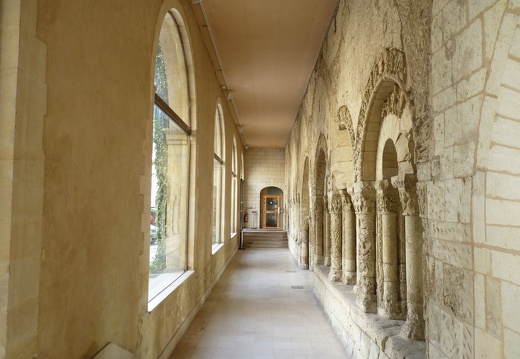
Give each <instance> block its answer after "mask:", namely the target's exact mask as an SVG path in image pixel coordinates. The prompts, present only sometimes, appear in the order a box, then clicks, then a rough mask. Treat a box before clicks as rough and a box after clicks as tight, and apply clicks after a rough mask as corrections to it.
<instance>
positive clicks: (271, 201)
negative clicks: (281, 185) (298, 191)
mask: <svg viewBox="0 0 520 359" xmlns="http://www.w3.org/2000/svg"><path fill="white" fill-rule="evenodd" d="M265 201H266V209H267V210H268V211H274V210H275V209H278V198H269V197H267V198H266V199H265Z"/></svg>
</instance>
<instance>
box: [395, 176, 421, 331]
mask: <svg viewBox="0 0 520 359" xmlns="http://www.w3.org/2000/svg"><path fill="white" fill-rule="evenodd" d="M416 183H417V179H416V177H415V175H404V176H396V177H392V184H393V185H394V187H397V188H398V189H399V198H400V200H401V205H402V207H403V216H405V235H406V288H407V290H406V301H407V315H406V323H405V324H404V325H403V328H402V330H401V333H402V334H403V336H405V337H407V338H410V339H424V312H423V268H422V246H423V227H422V222H421V218H420V217H419V206H418V203H417V188H416Z"/></svg>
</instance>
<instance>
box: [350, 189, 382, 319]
mask: <svg viewBox="0 0 520 359" xmlns="http://www.w3.org/2000/svg"><path fill="white" fill-rule="evenodd" d="M352 200H353V204H354V209H355V210H356V218H357V221H356V233H357V284H356V287H355V291H356V293H357V300H356V302H357V305H358V307H359V308H361V309H362V310H363V311H364V312H366V313H375V312H376V309H377V301H376V252H375V248H376V247H375V246H376V238H375V215H376V214H375V189H374V185H373V183H372V182H369V181H360V182H356V183H355V184H354V196H353V198H352Z"/></svg>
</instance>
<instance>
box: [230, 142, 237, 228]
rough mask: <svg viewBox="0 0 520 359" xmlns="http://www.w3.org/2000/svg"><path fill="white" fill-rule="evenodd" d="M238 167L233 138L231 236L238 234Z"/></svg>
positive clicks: (235, 143)
mask: <svg viewBox="0 0 520 359" xmlns="http://www.w3.org/2000/svg"><path fill="white" fill-rule="evenodd" d="M237 192H238V167H237V140H236V138H235V136H233V152H232V153H231V235H233V234H235V233H237V232H238V228H237V218H238V212H237V211H238V203H237Z"/></svg>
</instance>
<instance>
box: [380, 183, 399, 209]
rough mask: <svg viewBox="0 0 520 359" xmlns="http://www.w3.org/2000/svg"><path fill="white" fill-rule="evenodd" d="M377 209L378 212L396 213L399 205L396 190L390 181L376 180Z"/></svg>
mask: <svg viewBox="0 0 520 359" xmlns="http://www.w3.org/2000/svg"><path fill="white" fill-rule="evenodd" d="M376 187H377V211H378V212H379V213H397V211H398V207H399V194H398V191H397V190H396V189H395V188H394V187H392V185H391V184H390V181H388V180H382V181H379V182H377V184H376Z"/></svg>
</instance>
